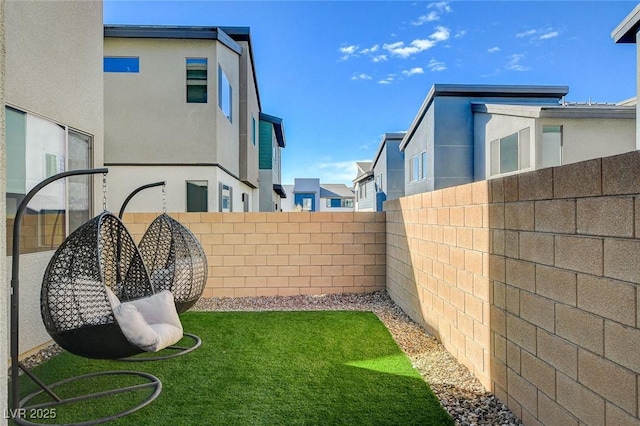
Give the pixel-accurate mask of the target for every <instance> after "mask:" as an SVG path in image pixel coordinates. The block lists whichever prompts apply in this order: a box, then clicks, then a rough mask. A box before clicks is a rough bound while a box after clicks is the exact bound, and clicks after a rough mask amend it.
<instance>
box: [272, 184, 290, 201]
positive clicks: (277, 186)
mask: <svg viewBox="0 0 640 426" xmlns="http://www.w3.org/2000/svg"><path fill="white" fill-rule="evenodd" d="M273 191H274V192H275V193H276V194H278V195H279V196H280V197H281V198H287V191H285V189H284V187H283V186H282V185H280V184H279V183H274V184H273Z"/></svg>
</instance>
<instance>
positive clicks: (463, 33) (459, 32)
mask: <svg viewBox="0 0 640 426" xmlns="http://www.w3.org/2000/svg"><path fill="white" fill-rule="evenodd" d="M466 34H467V31H466V30H460V31H458V32H457V33H456V35H454V37H455V38H461V37H464V36H465V35H466Z"/></svg>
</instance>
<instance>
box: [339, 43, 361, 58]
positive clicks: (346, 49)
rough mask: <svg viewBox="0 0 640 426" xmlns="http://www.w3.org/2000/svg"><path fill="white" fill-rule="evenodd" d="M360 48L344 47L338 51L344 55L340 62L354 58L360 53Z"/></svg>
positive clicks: (353, 45)
mask: <svg viewBox="0 0 640 426" xmlns="http://www.w3.org/2000/svg"><path fill="white" fill-rule="evenodd" d="M358 48H359V46H357V45H355V44H352V45H349V46H342V47H341V48H340V49H338V51H339V52H340V53H342V57H341V58H340V60H342V61H346V60H347V59H349V58H350V57H352V56H354V55H355V54H356V52H357V51H358Z"/></svg>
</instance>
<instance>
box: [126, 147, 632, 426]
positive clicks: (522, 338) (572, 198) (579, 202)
mask: <svg viewBox="0 0 640 426" xmlns="http://www.w3.org/2000/svg"><path fill="white" fill-rule="evenodd" d="M385 210H386V212H384V213H328V212H327V213H176V214H174V215H173V216H174V217H175V218H176V219H178V220H179V221H181V222H182V223H184V224H186V225H187V226H188V227H189V228H190V229H191V230H192V231H193V232H194V233H195V234H196V236H197V237H198V238H199V239H200V241H201V242H202V244H203V246H204V248H205V251H206V253H207V256H208V260H209V280H208V283H207V288H206V290H205V294H204V295H205V296H207V297H208V296H235V297H237V296H273V295H298V294H325V293H338V292H368V291H374V290H381V289H385V288H386V289H387V291H388V293H389V294H390V295H391V297H392V298H393V299H394V300H395V302H396V303H397V304H398V305H399V306H400V307H402V309H404V310H405V312H407V313H408V314H409V315H410V316H411V317H412V318H413V319H414V320H416V321H417V322H419V323H420V324H422V325H423V326H424V327H425V328H426V329H427V330H428V331H429V332H430V333H432V334H433V335H435V336H436V337H437V338H438V339H439V340H440V341H441V342H442V343H443V344H444V345H445V347H446V348H447V349H448V350H449V351H450V352H451V353H452V354H453V355H454V356H455V357H456V358H457V359H458V360H459V361H460V362H461V363H462V364H464V365H466V366H467V367H468V368H469V369H470V370H471V372H473V373H474V374H475V376H476V377H477V378H478V379H479V380H480V381H481V382H482V383H483V385H484V386H485V387H486V388H487V389H489V390H491V391H492V392H494V393H495V394H496V396H497V397H498V398H499V399H500V400H502V401H504V402H505V403H507V405H508V406H509V408H510V409H511V410H512V411H514V412H515V413H516V415H518V416H519V417H520V418H521V419H522V420H523V421H524V423H525V424H527V425H536V424H544V425H562V426H565V425H576V426H578V425H583V424H599V425H616V426H619V425H639V424H640V416H639V414H640V413H639V408H640V388H639V386H640V329H639V327H640V304H639V303H638V298H639V294H638V286H639V285H640V153H639V152H632V153H628V154H623V155H618V156H613V157H607V158H602V159H596V160H590V161H586V162H582V163H576V164H571V165H566V166H562V167H556V168H549V169H543V170H538V171H534V172H530V173H524V174H520V175H514V176H509V177H505V178H500V179H494V180H490V181H483V182H476V183H472V184H468V185H461V186H457V187H452V188H447V189H444V190H439V191H434V192H430V193H424V194H418V195H414V196H409V197H404V198H401V199H398V200H394V201H390V202H387V203H385ZM155 216H156V214H155V213H153V214H149V213H130V214H127V215H125V223H127V226H128V228H129V229H130V230H131V232H132V234H133V235H134V238H135V239H136V240H139V239H140V237H141V236H142V234H143V232H144V230H145V229H146V227H147V225H148V224H149V223H150V222H151V221H152V220H153V218H155Z"/></svg>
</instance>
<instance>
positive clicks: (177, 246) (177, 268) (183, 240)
mask: <svg viewBox="0 0 640 426" xmlns="http://www.w3.org/2000/svg"><path fill="white" fill-rule="evenodd" d="M138 249H139V250H140V254H141V255H142V259H143V260H144V264H145V266H146V269H147V271H148V273H149V276H150V278H151V285H152V286H153V287H154V288H155V289H156V290H157V291H160V290H169V291H170V292H171V293H172V294H173V297H174V300H175V304H176V310H177V311H178V313H179V314H181V313H183V312H185V311H187V310H188V309H189V308H191V307H192V306H193V305H194V304H195V303H196V302H197V301H198V299H199V298H200V297H201V296H202V293H203V291H204V288H205V285H206V283H207V256H206V254H205V252H204V249H203V248H202V245H201V244H200V242H199V241H198V239H197V238H196V237H195V235H193V233H192V232H191V231H190V230H189V229H188V228H187V227H185V226H184V225H182V224H181V223H180V222H178V221H177V220H175V219H173V218H172V217H171V216H169V215H168V214H166V213H162V214H161V215H159V216H158V217H156V218H155V219H154V221H153V222H151V224H150V225H149V228H147V230H146V232H145V233H144V235H143V236H142V239H141V240H140V244H138Z"/></svg>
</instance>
